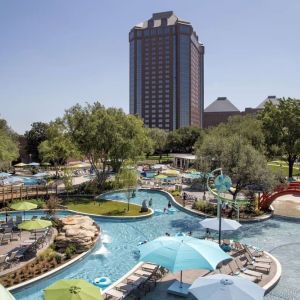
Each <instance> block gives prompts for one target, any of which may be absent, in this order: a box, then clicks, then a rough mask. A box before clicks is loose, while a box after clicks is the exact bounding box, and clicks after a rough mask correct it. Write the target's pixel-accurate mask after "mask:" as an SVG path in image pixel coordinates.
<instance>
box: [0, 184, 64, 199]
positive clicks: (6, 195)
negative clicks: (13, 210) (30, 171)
mask: <svg viewBox="0 0 300 300" xmlns="http://www.w3.org/2000/svg"><path fill="white" fill-rule="evenodd" d="M63 192H65V189H64V188H58V187H57V186H51V187H49V186H46V185H29V186H26V185H22V186H14V185H10V186H3V187H0V203H4V202H9V201H12V200H14V199H28V198H38V197H44V196H46V195H51V194H52V195H53V194H55V195H58V194H60V193H63Z"/></svg>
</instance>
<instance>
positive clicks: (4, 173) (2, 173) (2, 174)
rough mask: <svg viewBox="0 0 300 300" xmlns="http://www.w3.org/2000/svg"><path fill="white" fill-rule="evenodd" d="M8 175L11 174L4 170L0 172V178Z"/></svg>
mask: <svg viewBox="0 0 300 300" xmlns="http://www.w3.org/2000/svg"><path fill="white" fill-rule="evenodd" d="M9 176H11V174H9V173H6V172H0V178H7V177H9Z"/></svg>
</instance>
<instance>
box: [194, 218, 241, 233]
mask: <svg viewBox="0 0 300 300" xmlns="http://www.w3.org/2000/svg"><path fill="white" fill-rule="evenodd" d="M199 223H200V224H201V226H202V227H203V228H209V229H212V230H219V219H218V218H206V219H205V220H203V221H201V222H199ZM241 226H242V225H241V224H240V223H239V222H237V221H235V220H230V219H224V218H221V230H222V231H226V230H237V229H239V228H240V227H241Z"/></svg>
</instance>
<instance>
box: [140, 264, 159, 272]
mask: <svg viewBox="0 0 300 300" xmlns="http://www.w3.org/2000/svg"><path fill="white" fill-rule="evenodd" d="M157 268H158V266H157V265H153V264H149V263H146V264H143V265H142V269H144V270H147V271H155V270H156V269H157Z"/></svg>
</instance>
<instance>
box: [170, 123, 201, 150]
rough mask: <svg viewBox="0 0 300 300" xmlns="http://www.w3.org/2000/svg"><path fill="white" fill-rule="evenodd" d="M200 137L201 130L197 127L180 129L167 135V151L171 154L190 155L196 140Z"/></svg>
mask: <svg viewBox="0 0 300 300" xmlns="http://www.w3.org/2000/svg"><path fill="white" fill-rule="evenodd" d="M201 137H202V129H201V128H198V127H182V128H179V129H176V130H174V131H172V132H170V133H169V135H168V149H169V150H170V151H171V152H181V153H191V152H193V150H194V145H195V143H196V141H197V140H198V139H201Z"/></svg>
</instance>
